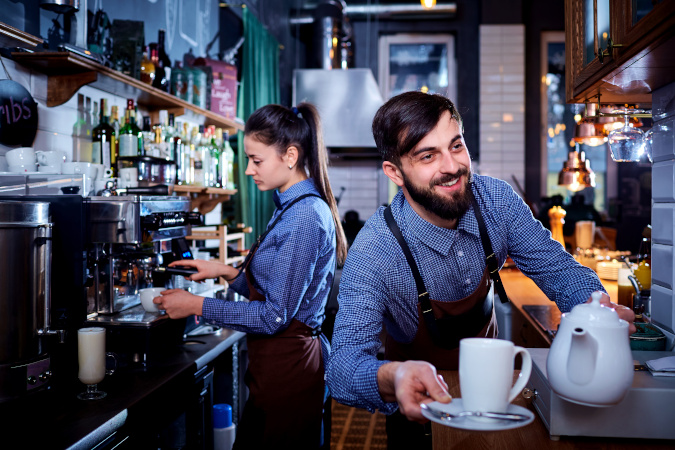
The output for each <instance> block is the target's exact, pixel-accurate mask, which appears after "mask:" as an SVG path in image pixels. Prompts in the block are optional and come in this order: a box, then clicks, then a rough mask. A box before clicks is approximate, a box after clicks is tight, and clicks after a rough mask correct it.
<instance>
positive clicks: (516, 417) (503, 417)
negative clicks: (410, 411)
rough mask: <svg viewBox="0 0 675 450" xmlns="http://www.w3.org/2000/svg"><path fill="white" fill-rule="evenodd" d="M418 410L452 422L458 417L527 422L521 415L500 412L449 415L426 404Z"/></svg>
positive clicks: (472, 412)
mask: <svg viewBox="0 0 675 450" xmlns="http://www.w3.org/2000/svg"><path fill="white" fill-rule="evenodd" d="M420 408H422V409H423V410H425V411H428V412H429V413H431V414H432V415H433V416H434V417H437V418H439V419H442V420H452V419H455V418H459V417H467V416H473V417H486V418H488V419H500V420H512V421H514V422H518V421H521V420H527V419H528V417H527V416H525V415H523V414H510V413H500V412H482V411H462V412H458V413H454V414H450V413H448V412H445V411H439V410H437V409H433V408H432V407H430V406H429V405H427V404H426V403H420Z"/></svg>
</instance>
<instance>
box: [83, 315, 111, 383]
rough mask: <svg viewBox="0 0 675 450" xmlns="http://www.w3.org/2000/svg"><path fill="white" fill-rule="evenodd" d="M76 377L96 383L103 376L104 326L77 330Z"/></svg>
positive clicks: (85, 381)
mask: <svg viewBox="0 0 675 450" xmlns="http://www.w3.org/2000/svg"><path fill="white" fill-rule="evenodd" d="M77 360H78V363H79V366H80V369H79V372H78V374H77V377H78V378H79V379H80V381H81V382H82V383H84V384H98V383H100V382H101V381H103V378H104V377H105V328H101V327H88V328H80V329H79V330H77Z"/></svg>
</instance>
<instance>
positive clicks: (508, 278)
mask: <svg viewBox="0 0 675 450" xmlns="http://www.w3.org/2000/svg"><path fill="white" fill-rule="evenodd" d="M499 275H500V276H501V278H502V281H503V282H504V288H505V289H506V294H507V295H508V296H509V299H510V300H511V303H512V304H513V310H512V316H511V320H512V323H511V329H512V336H511V340H513V342H514V343H515V344H516V345H520V346H522V347H529V348H542V347H550V346H551V336H550V335H549V334H548V333H547V331H546V330H545V329H543V328H542V327H541V326H540V325H539V324H538V323H537V322H536V321H535V320H534V319H533V318H532V316H530V314H528V313H527V312H526V311H525V310H524V309H523V306H525V305H540V306H552V307H553V308H551V311H550V317H549V319H550V321H551V322H552V323H553V324H554V327H555V328H557V326H558V324H559V323H560V311H559V310H558V309H557V307H556V304H555V303H554V302H552V301H551V300H549V299H548V297H546V295H545V294H544V293H543V292H542V291H541V289H539V287H538V286H537V285H536V284H535V283H534V281H532V280H531V279H530V278H528V277H527V276H525V275H524V274H523V273H522V272H521V271H520V270H518V269H516V268H515V267H514V268H509V269H503V270H501V271H500V272H499ZM600 281H601V282H602V285H603V286H604V287H605V290H606V291H607V293H608V294H609V297H610V299H611V300H612V301H613V302H615V303H616V302H617V299H618V287H617V283H616V281H608V280H603V279H600Z"/></svg>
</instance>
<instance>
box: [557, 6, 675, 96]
mask: <svg viewBox="0 0 675 450" xmlns="http://www.w3.org/2000/svg"><path fill="white" fill-rule="evenodd" d="M565 47H566V52H565V58H566V61H565V65H566V73H565V78H566V81H565V83H566V86H565V87H566V92H567V103H583V102H585V101H589V100H592V99H593V97H594V96H597V94H601V95H602V99H601V100H602V102H603V103H641V104H645V103H647V104H649V103H651V93H652V91H654V90H655V89H658V88H660V87H662V86H665V85H666V84H669V83H671V82H673V81H675V60H673V57H672V55H673V54H675V1H673V0H661V1H658V2H650V1H646V2H645V1H637V0H565Z"/></svg>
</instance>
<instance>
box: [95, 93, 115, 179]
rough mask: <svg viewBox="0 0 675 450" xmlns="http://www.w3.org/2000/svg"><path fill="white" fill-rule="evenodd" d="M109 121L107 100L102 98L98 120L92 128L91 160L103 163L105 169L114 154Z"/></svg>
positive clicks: (112, 133) (112, 136)
mask: <svg viewBox="0 0 675 450" xmlns="http://www.w3.org/2000/svg"><path fill="white" fill-rule="evenodd" d="M109 122H110V118H109V117H108V100H106V99H105V98H102V99H101V108H100V121H99V124H98V125H96V126H95V127H94V129H93V130H92V137H91V138H92V141H93V144H92V155H91V160H92V162H93V163H96V164H103V165H104V166H105V168H106V169H109V168H110V167H111V160H112V155H114V154H115V129H114V128H113V127H112V126H111V125H110V123H109Z"/></svg>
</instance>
